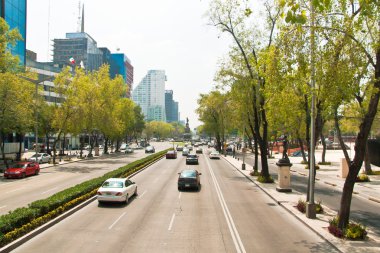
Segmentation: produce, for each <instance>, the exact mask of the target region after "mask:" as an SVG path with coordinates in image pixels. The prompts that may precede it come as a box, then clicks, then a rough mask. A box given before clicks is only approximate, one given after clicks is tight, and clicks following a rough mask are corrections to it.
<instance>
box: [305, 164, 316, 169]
mask: <svg viewBox="0 0 380 253" xmlns="http://www.w3.org/2000/svg"><path fill="white" fill-rule="evenodd" d="M314 168H315V169H316V170H319V166H318V165H315V166H314ZM308 169H309V164H308V165H306V166H305V170H308Z"/></svg>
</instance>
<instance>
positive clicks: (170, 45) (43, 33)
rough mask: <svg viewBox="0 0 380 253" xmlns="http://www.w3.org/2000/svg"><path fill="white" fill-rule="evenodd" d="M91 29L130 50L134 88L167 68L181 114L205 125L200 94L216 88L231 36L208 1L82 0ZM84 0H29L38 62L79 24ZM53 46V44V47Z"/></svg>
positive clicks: (107, 43) (31, 43) (30, 42)
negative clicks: (214, 22)
mask: <svg viewBox="0 0 380 253" xmlns="http://www.w3.org/2000/svg"><path fill="white" fill-rule="evenodd" d="M81 2H82V3H84V6H85V32H87V33H88V34H89V35H90V36H92V37H93V38H94V39H95V40H96V41H97V43H98V47H107V48H109V49H110V50H111V52H113V53H115V52H116V49H117V48H120V52H122V53H125V54H126V55H127V56H128V58H129V59H130V60H131V61H132V65H133V66H134V84H133V85H134V87H136V86H137V85H138V84H139V82H140V81H141V79H142V78H143V76H145V74H146V73H147V71H148V70H150V69H163V70H165V71H166V75H167V78H168V81H167V82H166V89H172V90H174V100H176V101H178V102H179V111H180V113H181V119H185V118H186V117H189V120H190V127H191V128H194V127H196V126H198V125H199V124H200V122H199V121H198V116H197V115H196V113H195V109H196V107H197V99H198V97H199V94H200V93H207V92H209V91H210V90H211V89H212V85H213V77H214V73H215V71H216V66H217V62H218V59H220V58H221V57H223V56H225V55H226V53H227V51H228V47H229V44H230V40H229V38H228V37H227V36H222V37H221V38H218V32H217V31H216V29H215V28H214V27H212V26H209V25H207V23H208V19H207V17H205V16H204V14H205V12H206V11H207V9H208V6H209V1H208V0H134V1H132V0H108V1H104V0H82V1H81ZM78 3H79V1H78V0H65V1H60V0H28V14H27V15H28V16H27V19H28V23H27V49H29V50H32V51H34V52H36V53H37V60H38V61H47V60H49V61H51V60H52V56H51V55H52V46H51V45H52V44H53V43H52V41H51V40H52V39H54V38H65V34H66V32H76V31H77V29H78V13H79V9H78ZM49 45H50V46H49Z"/></svg>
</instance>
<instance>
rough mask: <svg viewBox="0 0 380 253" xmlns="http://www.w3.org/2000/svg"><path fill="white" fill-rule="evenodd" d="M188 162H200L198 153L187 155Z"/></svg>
mask: <svg viewBox="0 0 380 253" xmlns="http://www.w3.org/2000/svg"><path fill="white" fill-rule="evenodd" d="M186 164H199V161H198V156H197V155H190V154H189V155H187V157H186Z"/></svg>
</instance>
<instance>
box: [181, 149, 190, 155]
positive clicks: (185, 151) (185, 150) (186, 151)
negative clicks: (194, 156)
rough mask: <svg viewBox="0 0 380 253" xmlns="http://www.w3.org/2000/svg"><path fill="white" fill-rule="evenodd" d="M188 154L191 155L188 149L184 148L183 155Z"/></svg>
mask: <svg viewBox="0 0 380 253" xmlns="http://www.w3.org/2000/svg"><path fill="white" fill-rule="evenodd" d="M188 154H190V150H189V149H188V148H183V150H182V155H183V156H187V155H188Z"/></svg>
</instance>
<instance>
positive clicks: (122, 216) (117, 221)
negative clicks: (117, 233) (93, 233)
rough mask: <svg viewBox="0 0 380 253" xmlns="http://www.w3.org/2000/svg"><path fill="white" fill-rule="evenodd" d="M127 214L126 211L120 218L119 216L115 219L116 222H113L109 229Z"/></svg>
mask: <svg viewBox="0 0 380 253" xmlns="http://www.w3.org/2000/svg"><path fill="white" fill-rule="evenodd" d="M125 214H126V212H124V213H123V214H122V215H120V217H119V218H117V220H115V222H114V223H112V225H111V226H109V227H108V229H112V227H113V226H114V225H115V224H116V223H117V222H118V221H119V220H120V219H121V218H122V217H123V216H124V215H125Z"/></svg>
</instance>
